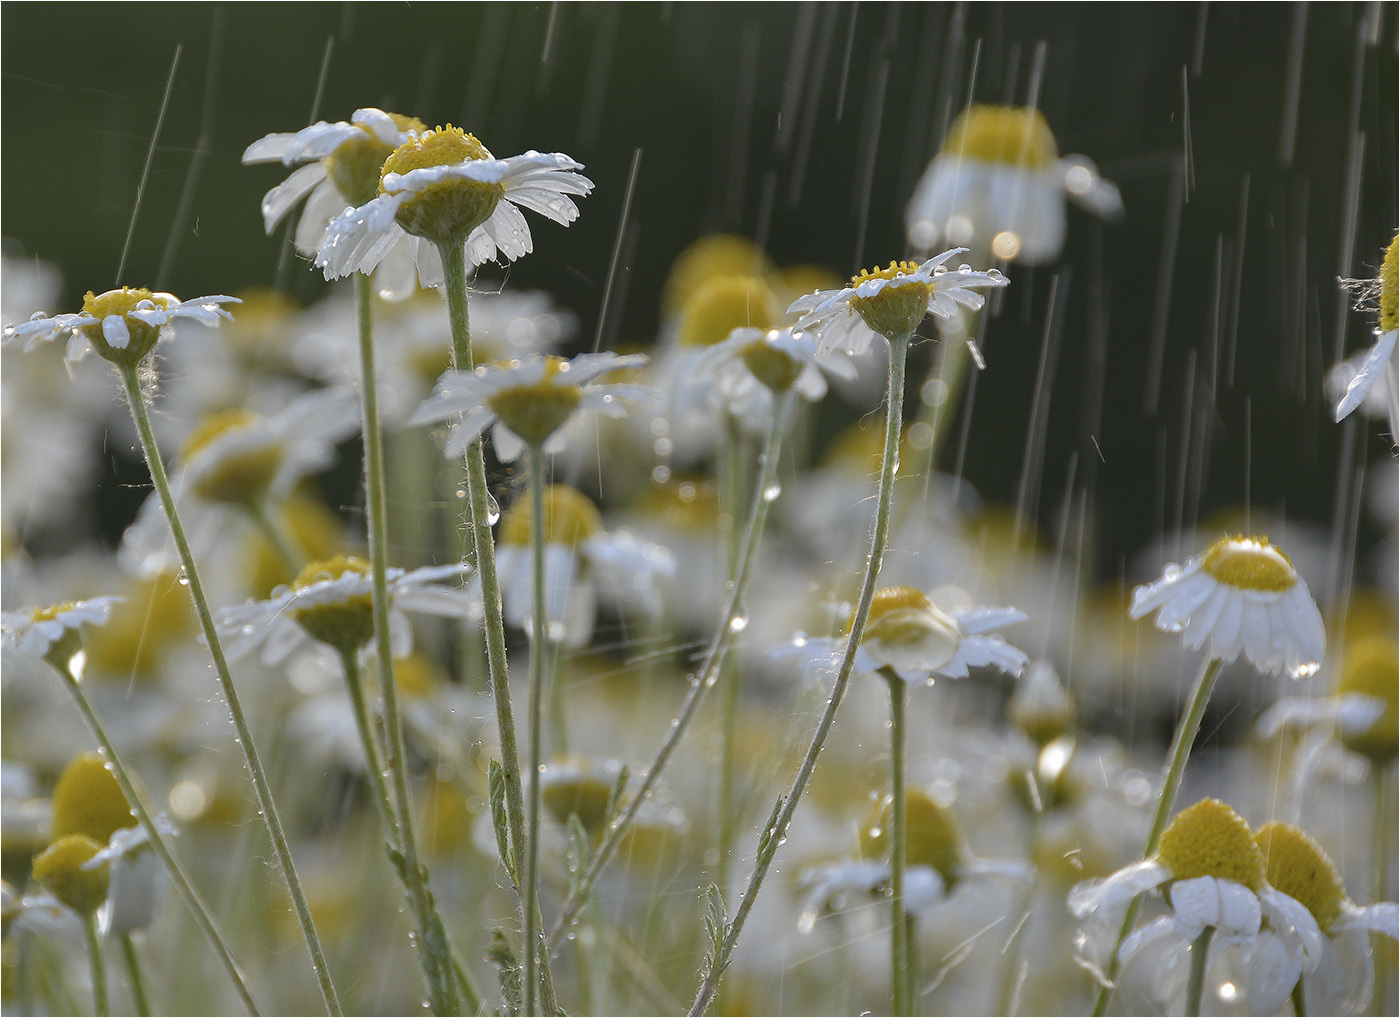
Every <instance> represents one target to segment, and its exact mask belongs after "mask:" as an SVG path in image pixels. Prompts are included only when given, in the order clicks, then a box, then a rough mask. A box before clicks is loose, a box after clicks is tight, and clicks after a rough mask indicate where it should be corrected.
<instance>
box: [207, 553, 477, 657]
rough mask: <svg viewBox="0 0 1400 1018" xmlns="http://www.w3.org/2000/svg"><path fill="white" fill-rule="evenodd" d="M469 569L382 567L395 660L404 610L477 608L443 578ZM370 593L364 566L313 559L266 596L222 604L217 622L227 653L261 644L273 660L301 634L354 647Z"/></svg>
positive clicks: (367, 632)
mask: <svg viewBox="0 0 1400 1018" xmlns="http://www.w3.org/2000/svg"><path fill="white" fill-rule="evenodd" d="M469 568H470V567H469V566H467V565H466V564H464V563H463V564H457V565H449V566H425V567H424V568H422V569H415V570H413V571H412V572H405V571H404V570H402V569H390V570H389V571H388V573H387V574H386V577H387V580H388V586H389V600H390V613H389V634H390V640H391V642H392V643H393V652H394V655H395V656H396V657H403V656H405V655H406V654H407V653H408V652H409V651H410V650H411V649H412V646H413V631H412V629H411V628H410V626H409V622H408V618H407V617H406V616H405V615H404V612H405V611H414V612H424V613H426V614H429V615H439V616H442V617H443V618H466V617H468V616H471V615H473V614H474V613H475V612H476V611H477V599H476V598H474V597H472V596H471V595H470V594H469V593H468V592H467V591H466V589H465V588H463V587H462V586H460V585H458V586H448V585H447V584H446V583H445V582H443V581H446V580H455V579H459V578H460V577H462V576H463V575H464V574H465V573H466V572H467V571H468V569H469ZM373 592H374V582H373V579H372V578H371V576H370V571H369V563H368V562H365V561H364V560H362V559H358V558H353V557H352V558H346V557H343V556H342V557H337V558H333V559H328V560H326V561H324V562H312V563H311V564H310V565H308V566H307V567H306V568H305V569H303V570H302V571H301V574H300V575H298V576H297V578H296V579H295V580H293V581H292V583H291V584H290V585H289V586H286V587H282V588H279V590H278V591H275V592H274V596H273V597H272V598H270V599H269V600H266V601H249V602H247V603H246V604H242V605H238V606H236V607H232V608H225V609H224V610H223V611H221V612H219V614H218V617H217V619H216V622H217V624H218V627H219V633H220V636H221V637H223V638H224V639H225V640H226V641H227V643H226V644H225V646H226V647H227V648H228V654H229V657H230V658H238V657H242V656H245V655H247V654H249V653H251V652H252V651H254V650H257V649H259V648H261V649H262V655H261V658H260V660H261V662H262V663H263V664H264V665H269V666H271V665H276V664H279V663H281V662H282V661H284V660H286V658H287V657H288V656H289V655H291V654H292V652H293V651H295V650H296V649H297V648H298V647H299V646H301V645H303V644H304V643H305V641H306V640H307V639H308V638H310V639H312V640H316V641H318V642H320V643H324V644H328V645H329V646H331V647H334V648H335V649H336V650H340V651H356V650H361V649H363V648H365V647H367V646H368V645H369V644H370V643H371V642H372V640H373V638H374V618H373V615H372V612H371V608H370V602H371V597H372V595H373Z"/></svg>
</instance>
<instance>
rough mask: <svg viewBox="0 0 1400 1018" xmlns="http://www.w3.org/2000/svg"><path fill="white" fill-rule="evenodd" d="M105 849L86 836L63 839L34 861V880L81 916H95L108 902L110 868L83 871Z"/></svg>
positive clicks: (76, 835) (105, 866)
mask: <svg viewBox="0 0 1400 1018" xmlns="http://www.w3.org/2000/svg"><path fill="white" fill-rule="evenodd" d="M100 851H102V846H101V845H99V844H98V843H97V842H96V841H93V840H92V839H91V838H89V837H88V836H87V835H86V834H69V835H66V836H64V837H62V838H59V839H58V840H57V841H55V842H54V843H53V844H52V845H50V846H49V847H48V848H46V849H44V851H42V852H41V853H39V855H38V856H36V857H35V859H34V879H35V880H37V881H39V883H40V884H42V885H43V887H44V889H45V890H46V891H48V892H49V893H50V894H52V895H53V896H54V897H55V898H57V899H58V900H59V901H61V902H63V904H65V905H67V906H68V907H69V908H71V909H72V910H73V911H74V912H77V913H78V914H79V915H83V916H88V915H92V914H93V913H94V912H96V911H97V910H98V909H99V908H101V907H102V903H103V902H104V901H106V900H107V886H108V884H109V883H110V881H111V878H110V872H109V871H110V867H109V866H108V865H107V864H106V863H103V864H102V865H101V866H97V867H94V868H93V869H90V870H85V869H83V863H85V862H87V861H88V860H89V859H91V858H92V857H93V856H95V855H96V854H97V853H98V852H100Z"/></svg>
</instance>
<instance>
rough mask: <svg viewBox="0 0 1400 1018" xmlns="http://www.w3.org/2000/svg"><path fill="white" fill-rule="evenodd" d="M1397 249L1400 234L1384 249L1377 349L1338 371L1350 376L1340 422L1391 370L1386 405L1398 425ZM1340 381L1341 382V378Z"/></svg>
mask: <svg viewBox="0 0 1400 1018" xmlns="http://www.w3.org/2000/svg"><path fill="white" fill-rule="evenodd" d="M1397 249H1400V235H1397V236H1396V237H1395V239H1394V240H1392V241H1391V242H1390V246H1389V247H1387V248H1386V249H1385V257H1384V258H1383V259H1382V260H1381V278H1380V316H1379V321H1378V323H1377V328H1376V344H1375V346H1373V347H1371V350H1370V352H1369V353H1367V354H1366V358H1365V359H1364V360H1363V361H1362V362H1361V364H1360V365H1359V366H1358V367H1356V368H1355V370H1354V371H1352V370H1351V368H1350V365H1351V363H1352V362H1351V361H1347V362H1345V363H1344V364H1342V365H1338V368H1345V369H1346V370H1347V371H1348V374H1349V377H1348V378H1346V380H1345V387H1346V388H1345V392H1344V393H1343V394H1342V397H1341V399H1340V400H1339V401H1338V403H1337V420H1338V421H1341V420H1342V419H1343V418H1344V417H1346V416H1347V415H1348V414H1350V413H1351V412H1352V411H1353V410H1355V409H1356V408H1357V407H1359V406H1360V405H1361V404H1362V403H1363V402H1365V401H1366V397H1367V396H1368V395H1369V394H1370V393H1371V390H1372V389H1373V388H1374V386H1375V384H1376V380H1377V379H1379V378H1380V377H1381V376H1382V375H1384V374H1386V372H1387V369H1389V372H1390V387H1391V391H1390V393H1389V394H1388V396H1387V397H1386V399H1385V400H1384V402H1383V406H1385V407H1388V408H1389V409H1390V413H1391V423H1392V424H1394V423H1395V417H1394V415H1395V400H1396V394H1395V391H1394V386H1395V368H1394V365H1393V364H1392V363H1391V362H1392V361H1393V360H1394V354H1395V339H1396V336H1397V335H1400V312H1397V305H1400V294H1397V290H1400V250H1397ZM1335 371H1336V369H1334V372H1335ZM1329 381H1331V376H1330V375H1329ZM1338 381H1339V382H1340V381H1341V378H1340V377H1339V378H1338ZM1339 387H1340V386H1339ZM1382 412H1384V411H1382Z"/></svg>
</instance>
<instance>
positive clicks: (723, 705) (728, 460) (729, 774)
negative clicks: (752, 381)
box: [715, 405, 777, 897]
mask: <svg viewBox="0 0 1400 1018" xmlns="http://www.w3.org/2000/svg"><path fill="white" fill-rule="evenodd" d="M773 410H774V413H775V415H776V413H777V406H776V405H775V406H774V408H773ZM742 446H743V435H742V433H741V432H740V429H739V423H738V421H736V420H735V419H734V415H733V414H728V413H726V414H725V415H724V450H723V453H722V457H721V458H722V462H723V472H724V509H725V515H727V516H728V517H729V521H730V522H729V535H728V537H729V540H728V542H727V544H728V546H729V547H728V553H729V554H728V559H729V582H730V583H733V582H734V580H735V571H736V570H737V569H738V567H739V553H740V548H739V540H737V538H738V536H739V535H738V528H737V525H738V521H739V513H740V511H741V510H742V507H743V490H744V471H743V467H742V465H741V462H740V461H741V458H742V457H741V455H740V452H741V448H742ZM719 684H720V759H719V804H718V810H719V817H718V820H719V822H718V823H717V824H716V827H717V829H718V832H719V838H718V841H717V843H716V851H717V856H718V858H717V859H716V860H715V884H716V885H717V886H718V887H719V889H720V892H721V893H722V894H724V895H725V896H726V897H727V896H728V895H729V853H730V851H731V850H732V849H733V847H734V838H735V835H736V834H737V830H736V828H737V826H738V825H737V821H738V817H737V816H736V815H735V814H736V812H737V809H736V806H737V804H736V802H735V798H736V796H735V794H734V733H735V730H736V729H737V728H738V727H739V670H738V669H737V668H735V667H734V662H733V661H731V660H728V659H726V660H725V662H724V664H723V665H722V666H721V667H720V671H719Z"/></svg>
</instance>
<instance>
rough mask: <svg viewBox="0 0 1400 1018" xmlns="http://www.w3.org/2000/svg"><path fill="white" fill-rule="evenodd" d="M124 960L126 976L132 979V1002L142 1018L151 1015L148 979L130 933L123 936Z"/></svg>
mask: <svg viewBox="0 0 1400 1018" xmlns="http://www.w3.org/2000/svg"><path fill="white" fill-rule="evenodd" d="M121 945H122V960H123V961H124V962H125V963H126V974H127V975H128V976H129V977H130V978H131V1002H132V1004H133V1005H134V1006H135V1008H136V1013H137V1014H138V1015H141V1018H147V1016H149V1015H150V1013H151V998H150V995H149V994H148V993H147V992H146V977H145V975H143V974H142V972H141V959H140V958H138V957H137V955H136V942H135V941H133V940H132V939H131V934H130V933H123V934H122V935H121Z"/></svg>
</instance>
